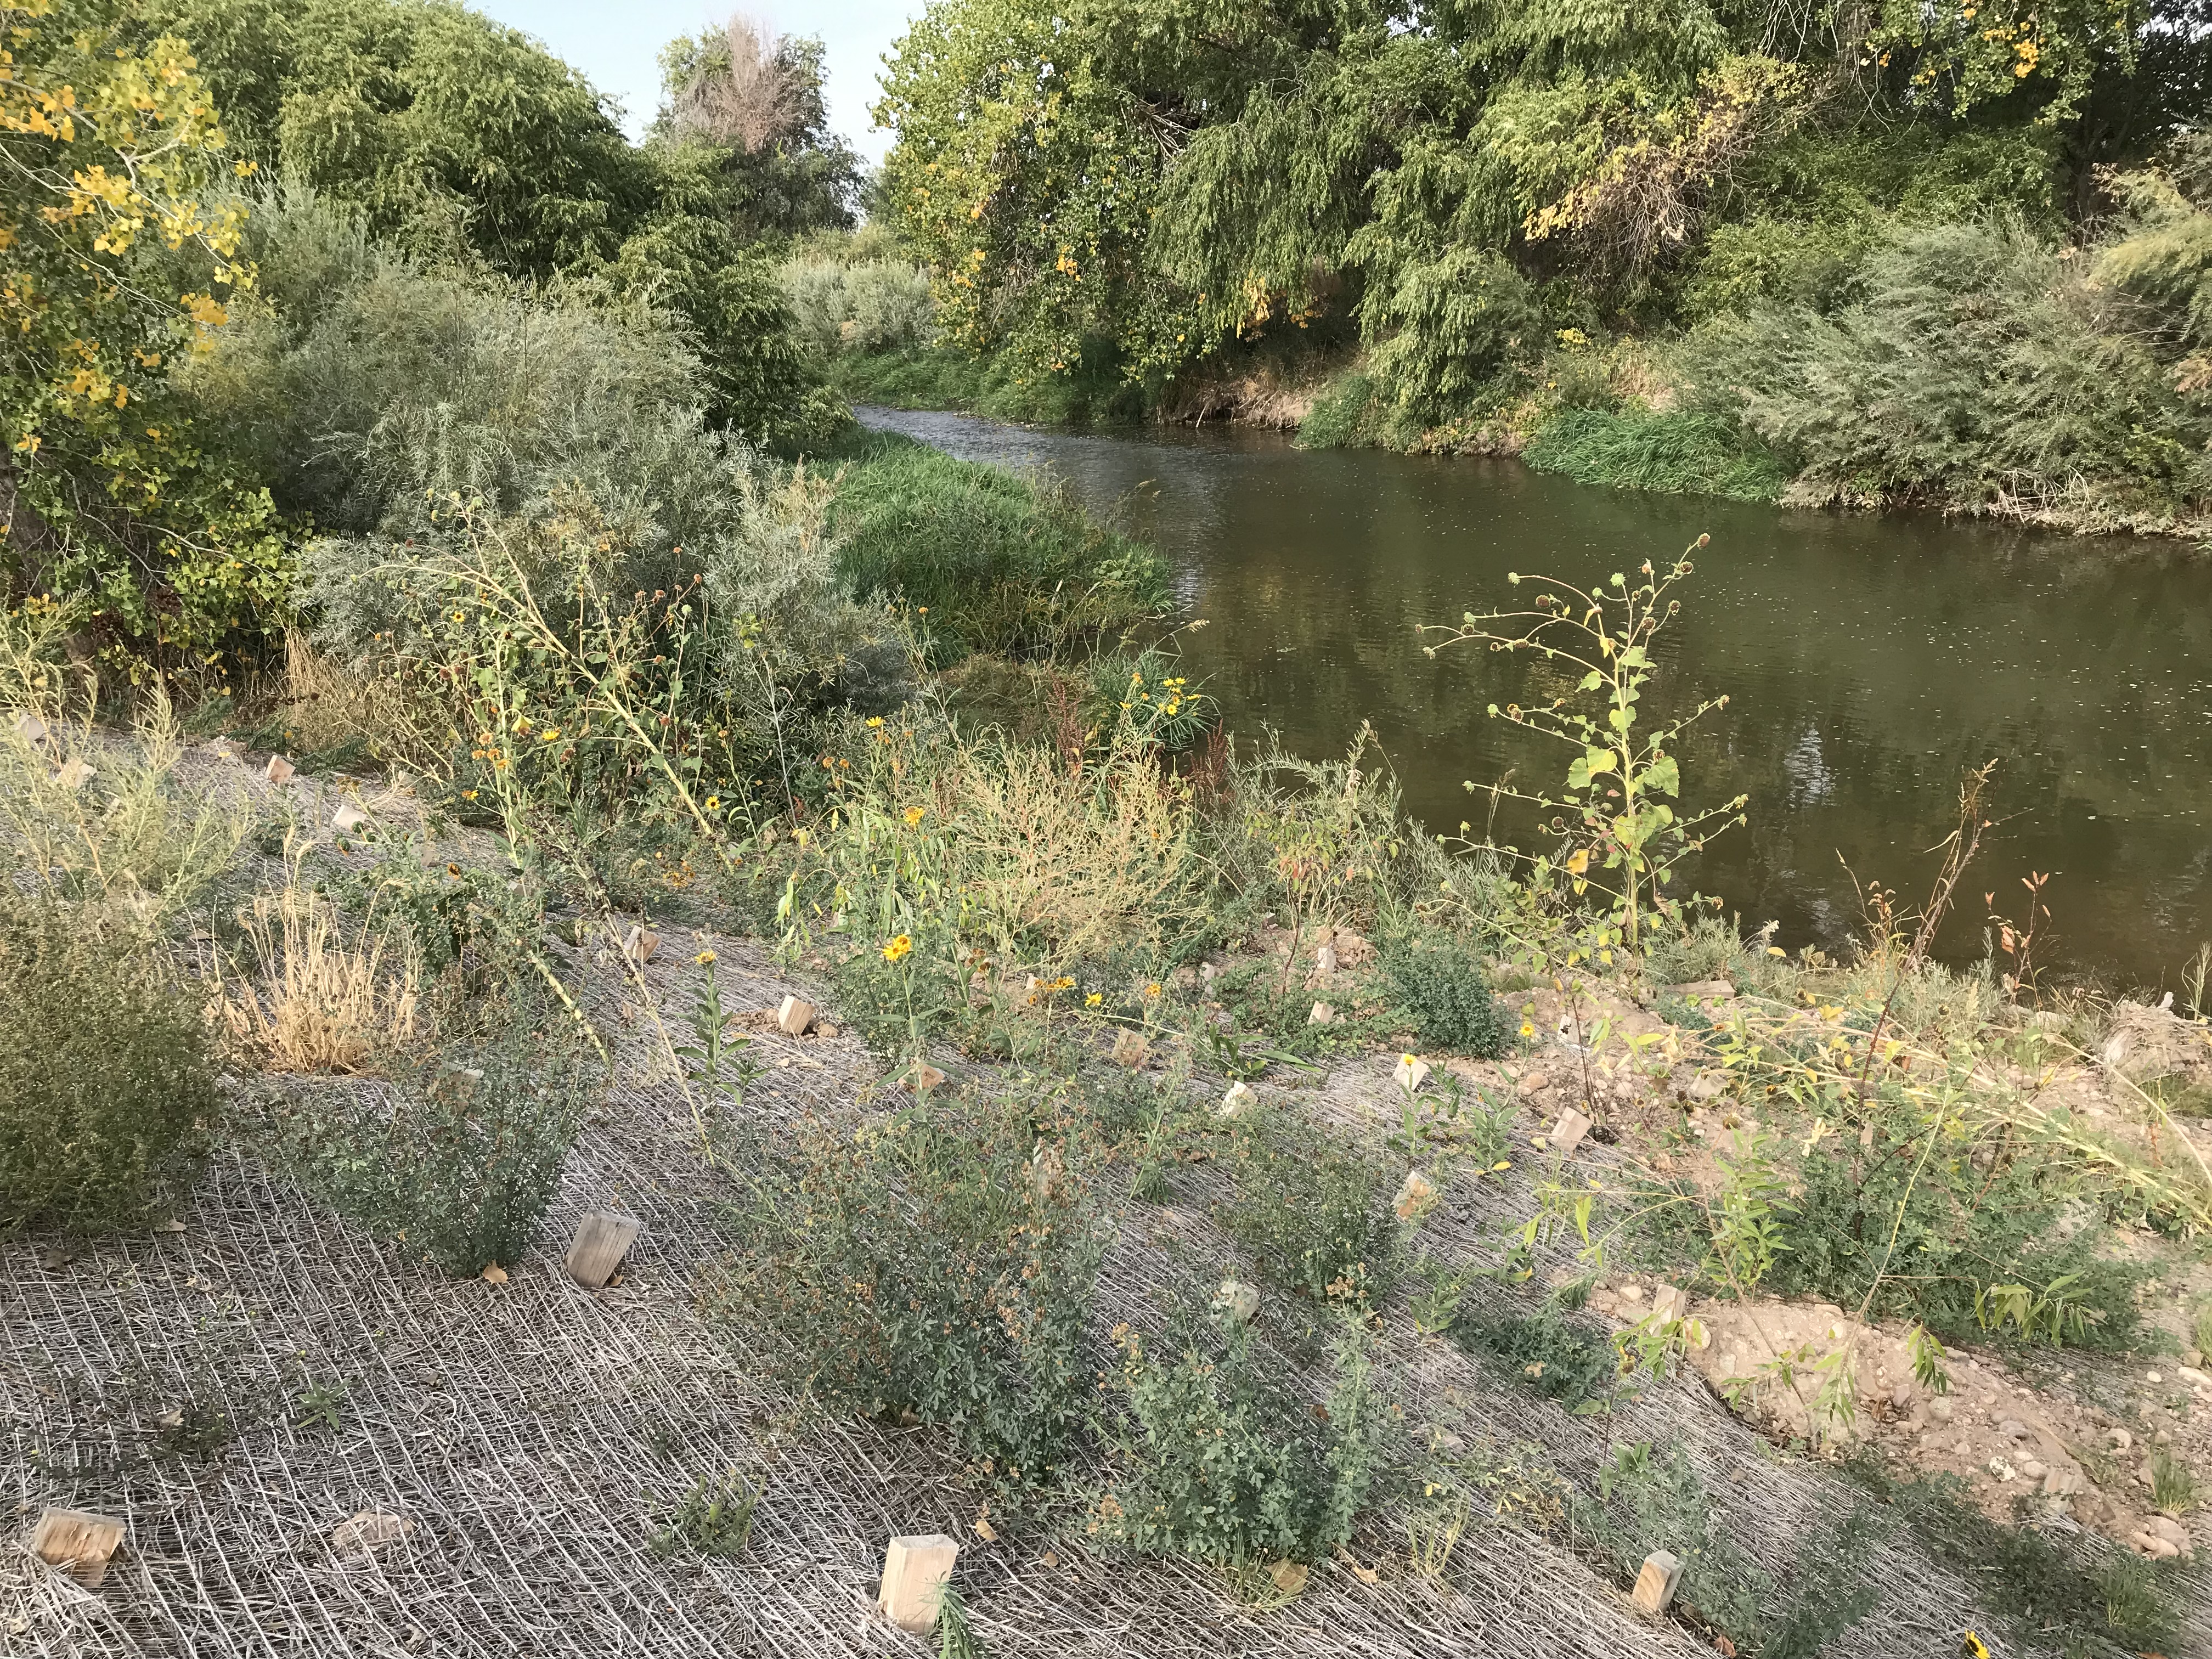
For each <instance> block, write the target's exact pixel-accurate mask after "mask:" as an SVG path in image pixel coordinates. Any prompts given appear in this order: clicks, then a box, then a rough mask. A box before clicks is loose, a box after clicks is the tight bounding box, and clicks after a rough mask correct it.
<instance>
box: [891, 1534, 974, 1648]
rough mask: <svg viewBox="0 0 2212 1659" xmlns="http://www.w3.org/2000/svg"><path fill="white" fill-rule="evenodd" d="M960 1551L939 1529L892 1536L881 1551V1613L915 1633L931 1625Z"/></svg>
mask: <svg viewBox="0 0 2212 1659" xmlns="http://www.w3.org/2000/svg"><path fill="white" fill-rule="evenodd" d="M959 1554H960V1546H959V1545H958V1544H957V1542H956V1541H953V1540H952V1539H950V1538H947V1537H946V1536H945V1534H943V1533H941V1532H932V1533H924V1534H921V1535H920V1536H918V1537H914V1538H894V1539H892V1540H891V1542H890V1548H889V1549H888V1550H886V1551H884V1583H883V1588H882V1589H879V1590H878V1591H877V1593H876V1605H877V1606H878V1607H881V1608H882V1609H883V1610H884V1617H885V1618H886V1619H888V1620H890V1621H891V1623H893V1624H894V1625H896V1626H898V1627H899V1628H900V1629H901V1630H902V1631H908V1632H912V1633H913V1634H915V1635H916V1636H921V1635H923V1634H926V1633H927V1632H928V1631H930V1630H931V1629H933V1627H934V1626H936V1624H937V1613H938V1609H939V1607H940V1606H941V1605H942V1604H943V1602H944V1600H945V1581H946V1580H948V1579H949V1578H951V1577H952V1564H953V1562H954V1561H955V1560H956V1559H958V1557H959Z"/></svg>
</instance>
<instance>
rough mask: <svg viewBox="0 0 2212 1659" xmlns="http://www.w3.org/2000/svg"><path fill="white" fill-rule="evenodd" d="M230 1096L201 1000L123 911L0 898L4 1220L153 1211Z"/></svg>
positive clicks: (117, 1218) (73, 1221)
mask: <svg viewBox="0 0 2212 1659" xmlns="http://www.w3.org/2000/svg"><path fill="white" fill-rule="evenodd" d="M221 1105H222V1097H221V1096H220V1095H219V1094H218V1093H217V1091H216V1081H215V1066H214V1064H213V1062H212V1060H211V1058H210V1054H209V1047H208V1030H207V1024H206V1022H205V1021H204V1019H203V1018H201V1012H200V1004H199V1000H198V999H197V997H196V996H195V995H194V994H192V992H191V988H190V987H189V986H188V985H186V984H184V983H182V982H180V981H179V980H178V979H177V978H176V977H174V976H173V974H172V973H171V972H170V970H169V968H168V965H167V963H165V962H164V961H162V960H161V957H159V956H158V955H157V954H155V953H149V951H148V950H147V948H146V941H145V939H143V937H141V936H140V935H139V934H138V933H136V932H135V931H133V930H131V929H129V928H126V927H124V926H122V924H121V920H120V918H118V917H117V916H114V915H103V914H102V913H101V912H100V910H99V909H98V908H96V907H93V906H83V907H64V906H60V905H55V904H50V903H25V902H21V900H20V899H15V898H10V899H9V900H8V901H7V902H0V1231H9V1230H13V1229H15V1228H18V1227H21V1226H24V1225H28V1224H31V1223H43V1224H46V1225H54V1226H58V1227H62V1228H64V1229H67V1230H69V1231H80V1232H96V1231H106V1230H110V1229H113V1228H118V1227H123V1226H127V1225H131V1223H133V1222H137V1221H142V1220H143V1219H145V1218H146V1212H147V1210H148V1208H149V1206H151V1205H152V1204H154V1203H155V1202H156V1201H157V1200H160V1199H161V1197H162V1196H163V1195H164V1194H165V1193H167V1192H168V1191H169V1190H170V1188H173V1187H174V1186H177V1185H179V1184H180V1183H181V1182H183V1181H184V1180H185V1178H186V1177H188V1176H189V1175H190V1173H191V1168H192V1166H193V1164H194V1162H195V1160H196V1158H197V1155H198V1152H199V1151H200V1149H201V1148H202V1147H203V1146H204V1145H205V1144H206V1141H207V1136H208V1132H209V1131H210V1129H212V1128H213V1127H214V1125H215V1120H216V1115H217V1113H218V1111H219V1109H220V1107H221Z"/></svg>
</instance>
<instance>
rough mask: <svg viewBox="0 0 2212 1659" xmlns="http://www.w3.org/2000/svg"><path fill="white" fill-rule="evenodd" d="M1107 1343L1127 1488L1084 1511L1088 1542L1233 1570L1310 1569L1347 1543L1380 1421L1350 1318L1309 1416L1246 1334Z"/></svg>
mask: <svg viewBox="0 0 2212 1659" xmlns="http://www.w3.org/2000/svg"><path fill="white" fill-rule="evenodd" d="M1115 1337H1116V1339H1117V1340H1118V1341H1119V1342H1120V1344H1121V1358H1122V1363H1121V1368H1120V1370H1119V1372H1118V1374H1116V1375H1115V1376H1114V1377H1113V1379H1112V1382H1111V1384H1110V1387H1111V1388H1112V1389H1113V1391H1114V1392H1115V1393H1116V1394H1117V1395H1119V1396H1120V1401H1121V1407H1122V1409H1123V1411H1124V1413H1125V1414H1126V1420H1125V1423H1124V1425H1123V1434H1122V1443H1121V1451H1120V1455H1119V1457H1118V1458H1117V1459H1116V1463H1117V1466H1118V1468H1117V1472H1118V1474H1120V1476H1121V1480H1120V1481H1119V1482H1118V1483H1117V1484H1116V1485H1115V1486H1113V1487H1111V1488H1110V1489H1109V1491H1108V1492H1105V1493H1104V1494H1103V1495H1102V1496H1101V1497H1100V1498H1098V1500H1097V1503H1096V1504H1093V1505H1092V1508H1091V1525H1090V1530H1091V1533H1092V1534H1095V1535H1097V1536H1098V1537H1101V1538H1103V1539H1104V1540H1106V1541H1109V1542H1115V1543H1120V1544H1124V1545H1127V1546H1128V1547H1132V1548H1135V1549H1141V1550H1148V1551H1156V1552H1158V1553H1164V1554H1174V1555H1182V1556H1187V1557H1189V1558H1190V1559H1194V1560H1199V1561H1210V1562H1213V1563H1216V1564H1218V1565H1223V1566H1229V1567H1238V1568H1251V1567H1259V1566H1261V1565H1267V1564H1268V1563H1271V1562H1273V1561H1278V1560H1289V1561H1298V1562H1310V1561H1315V1560H1317V1559H1320V1558H1321V1557H1322V1556H1323V1555H1324V1554H1326V1553H1328V1551H1330V1550H1331V1549H1334V1548H1337V1547H1341V1546H1342V1545H1344V1544H1345V1543H1346V1541H1349V1540H1350V1538H1351V1536H1352V1525H1353V1523H1354V1522H1355V1521H1357V1519H1358V1516H1359V1511H1360V1510H1361V1509H1362V1508H1363V1507H1364V1505H1365V1504H1366V1503H1367V1501H1368V1498H1369V1496H1370V1491H1371V1489H1372V1487H1373V1486H1374V1484H1375V1481H1376V1474H1377V1470H1378V1465H1379V1463H1380V1462H1381V1458H1382V1454H1383V1441H1382V1435H1383V1427H1384V1425H1385V1423H1386V1421H1387V1419H1386V1417H1385V1413H1384V1410H1383V1401H1382V1400H1381V1399H1380V1398H1379V1397H1378V1395H1377V1391H1376V1387H1375V1385H1374V1383H1373V1381H1372V1380H1371V1376H1370V1371H1371V1366H1372V1360H1371V1358H1370V1355H1369V1353H1368V1350H1367V1339H1366V1336H1365V1334H1364V1331H1363V1330H1362V1329H1361V1328H1359V1327H1358V1325H1357V1324H1356V1323H1355V1322H1351V1321H1348V1320H1347V1321H1346V1322H1345V1323H1344V1325H1343V1326H1342V1327H1341V1328H1340V1330H1339V1332H1338V1334H1337V1336H1336V1349H1335V1354H1334V1360H1335V1366H1334V1370H1335V1377H1334V1389H1332V1391H1331V1393H1330V1395H1329V1399H1328V1404H1327V1405H1326V1406H1325V1407H1313V1408H1308V1407H1302V1406H1301V1405H1300V1404H1299V1403H1298V1402H1297V1401H1295V1400H1293V1399H1291V1398H1290V1397H1288V1396H1287V1395H1285V1392H1284V1391H1283V1390H1282V1389H1279V1388H1276V1387H1272V1386H1270V1385H1269V1383H1268V1382H1267V1379H1266V1378H1265V1376H1263V1374H1262V1371H1261V1354H1260V1353H1259V1352H1256V1351H1255V1347H1256V1345H1255V1342H1254V1340H1253V1338H1252V1334H1251V1330H1250V1328H1249V1326H1243V1325H1238V1324H1236V1323H1233V1322H1229V1321H1227V1320H1225V1319H1221V1318H1218V1317H1217V1318H1216V1319H1215V1320H1213V1321H1212V1322H1208V1323H1207V1324H1206V1326H1204V1327H1202V1328H1181V1329H1178V1330H1176V1331H1174V1332H1171V1333H1170V1334H1169V1336H1168V1337H1167V1338H1166V1339H1165V1340H1164V1341H1163V1342H1160V1343H1158V1344H1150V1345H1148V1344H1147V1343H1146V1340H1145V1339H1144V1338H1143V1337H1141V1336H1140V1335H1139V1334H1137V1333H1136V1332H1134V1331H1133V1330H1131V1329H1129V1328H1127V1327H1126V1326H1124V1327H1121V1328H1118V1329H1117V1330H1116V1332H1115ZM1170 1356H1171V1357H1170Z"/></svg>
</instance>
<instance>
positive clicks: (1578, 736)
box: [1423, 536, 1748, 963]
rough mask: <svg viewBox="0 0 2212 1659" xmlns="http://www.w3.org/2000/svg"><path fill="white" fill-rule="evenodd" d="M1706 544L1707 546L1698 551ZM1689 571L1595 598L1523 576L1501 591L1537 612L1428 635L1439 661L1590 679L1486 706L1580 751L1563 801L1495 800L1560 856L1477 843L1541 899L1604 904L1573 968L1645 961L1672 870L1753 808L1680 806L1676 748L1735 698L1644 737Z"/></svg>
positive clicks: (1490, 616)
mask: <svg viewBox="0 0 2212 1659" xmlns="http://www.w3.org/2000/svg"><path fill="white" fill-rule="evenodd" d="M1706 541H1707V538H1705V537H1703V536H1700V537H1699V538H1698V539H1697V542H1696V544H1695V545H1694V546H1693V547H1692V548H1691V549H1690V550H1689V551H1690V552H1694V551H1696V550H1698V549H1699V548H1702V547H1704V546H1705V544H1706ZM1691 573H1692V565H1691V562H1690V560H1689V557H1688V555H1687V553H1686V554H1685V555H1684V556H1683V557H1681V558H1680V559H1677V560H1675V561H1674V562H1672V563H1671V564H1669V565H1668V566H1667V567H1666V568H1664V569H1663V570H1662V569H1661V568H1657V567H1655V566H1654V565H1653V564H1652V562H1650V560H1648V559H1647V560H1646V561H1644V564H1643V566H1642V567H1641V568H1640V570H1639V572H1638V574H1639V575H1640V576H1641V578H1642V580H1639V581H1636V582H1631V581H1630V580H1629V579H1628V577H1627V576H1626V575H1625V574H1620V573H1618V572H1616V573H1615V574H1613V576H1612V577H1611V578H1610V579H1608V580H1607V582H1606V583H1605V584H1604V585H1602V586H1593V587H1590V588H1589V589H1587V590H1583V589H1581V588H1578V587H1577V586H1574V585H1572V584H1571V583H1568V582H1565V581H1562V580H1559V579H1558V578H1556V577H1549V576H1536V575H1522V574H1519V573H1514V574H1510V575H1508V577H1507V578H1506V580H1508V581H1510V582H1511V583H1513V584H1514V585H1515V586H1522V585H1523V584H1528V583H1533V584H1534V585H1536V586H1537V587H1538V588H1539V589H1540V590H1541V591H1540V592H1538V594H1537V597H1536V599H1534V602H1533V603H1532V604H1531V605H1528V606H1527V607H1526V608H1524V609H1521V610H1510V611H1508V610H1499V611H1483V612H1480V613H1477V612H1475V611H1468V612H1466V613H1465V614H1464V615H1463V616H1462V617H1461V619H1460V624H1459V626H1458V627H1456V628H1450V627H1443V628H1437V629H1433V630H1428V631H1433V632H1437V633H1440V634H1442V635H1444V637H1443V639H1441V640H1439V641H1437V643H1435V644H1433V645H1430V646H1426V647H1423V648H1424V649H1425V652H1426V653H1427V654H1428V655H1430V656H1431V657H1433V656H1435V655H1436V654H1437V653H1438V652H1440V651H1442V650H1444V649H1447V648H1448V647H1452V646H1455V645H1468V644H1480V645H1483V646H1486V647H1488V648H1489V649H1491V650H1492V651H1503V652H1509V653H1517V652H1533V653H1537V654H1538V655H1540V656H1541V658H1542V659H1543V660H1544V662H1545V664H1546V665H1547V667H1549V668H1551V669H1552V670H1553V673H1554V674H1555V675H1556V674H1558V673H1559V671H1560V670H1565V671H1566V673H1568V674H1572V673H1573V672H1574V671H1576V670H1580V671H1581V673H1580V677H1579V678H1577V680H1576V681H1575V682H1574V684H1573V685H1572V687H1571V690H1563V691H1561V692H1560V693H1559V695H1558V696H1553V697H1552V698H1551V699H1550V700H1549V701H1548V702H1541V703H1537V704H1534V705H1526V706H1524V705H1523V704H1521V703H1518V702H1510V703H1507V704H1504V706H1502V707H1501V706H1500V705H1498V704H1497V703H1494V702H1493V703H1492V704H1491V705H1490V714H1491V717H1492V719H1494V720H1508V721H1510V722H1511V723H1512V724H1513V725H1515V726H1522V727H1523V728H1525V729H1526V730H1528V731H1530V732H1535V733H1537V734H1538V735H1539V736H1541V737H1544V738H1549V739H1551V740H1553V741H1554V742H1556V743H1559V744H1564V745H1565V746H1566V747H1568V748H1570V749H1571V750H1574V751H1575V753H1574V757H1573V758H1572V759H1571V761H1570V762H1569V763H1568V765H1567V769H1566V777H1565V788H1564V790H1563V791H1561V792H1560V793H1557V794H1554V793H1549V792H1543V791H1539V792H1529V791H1524V790H1519V789H1515V788H1511V787H1508V786H1507V785H1505V784H1502V783H1501V784H1499V785H1497V786H1495V787H1493V789H1492V793H1493V794H1494V795H1495V796H1496V797H1497V798H1498V799H1503V800H1514V801H1518V802H1521V803H1522V804H1524V805H1527V806H1530V807H1533V808H1534V809H1535V811H1537V812H1538V813H1539V814H1540V815H1541V822H1542V826H1543V829H1544V830H1545V831H1546V832H1547V835H1548V836H1551V837H1552V838H1553V848H1554V850H1553V852H1550V853H1537V854H1525V853H1523V852H1522V850H1521V849H1520V848H1516V847H1510V846H1503V847H1501V846H1497V845H1495V844H1494V843H1492V842H1487V841H1486V842H1482V843H1480V845H1481V846H1483V847H1485V848H1488V849H1489V850H1492V851H1494V852H1498V853H1500V854H1504V855H1506V856H1508V857H1509V858H1511V859H1513V860H1516V862H1518V863H1521V864H1522V865H1523V866H1525V867H1527V868H1528V871H1529V873H1530V876H1531V878H1532V882H1533V884H1534V885H1536V886H1538V887H1540V888H1541V887H1547V886H1550V885H1551V884H1553V883H1555V882H1557V881H1559V880H1561V879H1564V880H1565V882H1566V883H1567V884H1568V885H1569V886H1570V887H1571V890H1572V891H1573V893H1574V894H1575V895H1576V896H1577V897H1580V896H1583V895H1585V894H1588V893H1589V892H1591V891H1595V892H1596V893H1597V894H1599V895H1600V896H1601V897H1602V898H1603V899H1604V900H1606V901H1607V911H1606V914H1605V916H1604V919H1603V921H1602V922H1601V925H1600V926H1599V927H1597V928H1595V930H1593V931H1592V932H1591V933H1589V935H1588V937H1587V938H1586V939H1585V940H1584V942H1583V945H1579V946H1577V949H1576V951H1575V952H1574V955H1575V956H1576V957H1581V956H1583V955H1584V954H1589V955H1593V956H1595V957H1598V958H1599V959H1600V960H1601V962H1602V963H1610V962H1611V960H1612V951H1613V946H1614V945H1625V946H1626V947H1627V948H1628V949H1629V950H1631V951H1633V950H1636V949H1638V947H1639V946H1640V945H1641V944H1642V942H1643V939H1644V933H1645V930H1646V929H1647V928H1648V927H1649V926H1650V919H1651V917H1652V916H1653V915H1654V914H1655V913H1656V914H1666V913H1668V912H1671V911H1673V910H1674V908H1676V907H1675V905H1674V901H1672V900H1671V899H1670V898H1669V897H1668V895H1667V893H1666V891H1665V888H1666V885H1667V883H1668V881H1669V880H1670V879H1672V878H1673V876H1674V866H1676V865H1677V864H1678V863H1679V862H1680V860H1681V859H1682V858H1683V857H1684V856H1685V855H1686V854H1692V853H1695V852H1698V851H1699V850H1700V849H1702V848H1704V846H1705V842H1707V841H1708V840H1710V839H1711V837H1712V836H1715V835H1717V834H1718V833H1720V832H1721V831H1722V830H1723V829H1727V828H1729V826H1730V825H1731V824H1741V823H1744V822H1745V818H1744V814H1743V807H1744V805H1745V803H1746V801H1747V799H1748V798H1747V797H1746V796H1743V795H1738V796H1736V797H1735V799H1733V800H1730V801H1728V802H1726V803H1724V804H1723V805H1718V806H1711V807H1706V808H1704V809H1703V810H1700V811H1683V810H1681V809H1680V808H1679V807H1678V805H1676V803H1678V802H1679V801H1680V799H1681V793H1682V773H1681V764H1680V760H1679V758H1678V755H1677V750H1678V749H1679V747H1680V740H1681V735H1682V733H1683V732H1685V731H1686V729H1687V728H1688V727H1690V726H1692V725H1694V724H1695V723H1696V722H1697V721H1699V720H1702V719H1704V718H1705V715H1707V714H1711V713H1712V712H1713V711H1714V710H1715V709H1717V708H1726V707H1727V706H1728V701H1729V700H1728V698H1727V697H1725V696H1719V697H1709V698H1706V699H1705V700H1704V701H1702V702H1699V703H1698V704H1697V705H1696V706H1695V707H1694V708H1692V709H1691V710H1690V711H1689V712H1688V713H1687V714H1684V715H1682V716H1681V717H1680V718H1679V719H1677V720H1672V721H1668V722H1666V723H1664V724H1653V725H1648V726H1647V725H1645V724H1644V708H1643V703H1644V691H1645V688H1646V687H1647V686H1648V685H1649V684H1650V679H1651V675H1652V672H1653V666H1654V665H1653V661H1652V647H1653V642H1654V641H1656V639H1657V637H1658V635H1660V633H1661V632H1662V630H1664V629H1665V628H1666V627H1667V625H1668V623H1670V622H1672V621H1673V620H1674V617H1675V616H1676V615H1678V614H1679V613H1680V611H1681V608H1682V607H1681V601H1680V599H1676V598H1674V592H1673V590H1674V588H1675V587H1676V586H1678V585H1679V584H1680V583H1681V582H1682V581H1684V580H1687V579H1688V577H1689V576H1690V574H1691ZM1560 683H1562V684H1564V678H1562V679H1561V680H1560ZM1466 787H1467V788H1468V790H1469V791H1470V792H1472V791H1473V790H1474V787H1475V786H1474V783H1473V782H1469V783H1468V785H1467V786H1466Z"/></svg>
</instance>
